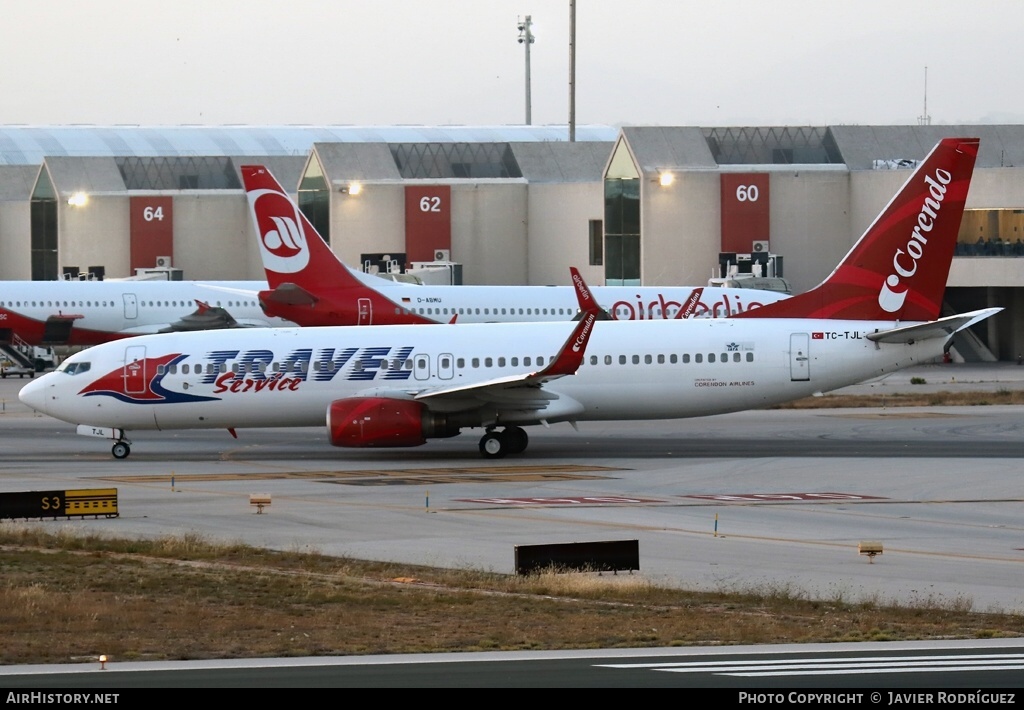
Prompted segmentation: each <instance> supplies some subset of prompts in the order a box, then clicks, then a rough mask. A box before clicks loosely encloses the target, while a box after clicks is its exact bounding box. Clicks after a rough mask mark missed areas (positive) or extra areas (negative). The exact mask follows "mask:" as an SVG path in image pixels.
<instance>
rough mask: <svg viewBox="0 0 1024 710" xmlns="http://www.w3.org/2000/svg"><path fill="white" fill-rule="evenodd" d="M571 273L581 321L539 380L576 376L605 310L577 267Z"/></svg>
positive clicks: (541, 372)
mask: <svg viewBox="0 0 1024 710" xmlns="http://www.w3.org/2000/svg"><path fill="white" fill-rule="evenodd" d="M569 273H570V274H572V285H573V288H575V289H576V301H577V302H578V303H579V306H580V320H579V322H577V324H576V327H575V328H574V329H573V331H572V335H570V336H569V339H568V340H566V341H565V345H563V346H562V349H561V350H559V351H558V355H556V356H555V359H554V360H553V361H552V362H551V364H550V365H548V366H547V367H545V368H544V369H543V370H541V371H540V372H538V373H537V374H536V375H534V377H537V378H545V379H546V378H551V377H561V376H563V375H572V374H575V373H576V370H578V369H579V367H580V365H581V364H582V363H583V356H584V354H585V353H586V350H587V343H588V342H589V341H590V335H591V334H592V333H593V332H594V323H595V322H596V321H597V320H599V319H600V316H601V314H602V313H604V310H603V309H602V308H601V307H600V306H599V305H597V299H595V298H594V295H593V294H592V293H591V292H590V287H588V286H587V283H586V281H584V280H583V277H582V276H580V272H579V271H577V270H576V268H575V267H569ZM605 315H607V314H605Z"/></svg>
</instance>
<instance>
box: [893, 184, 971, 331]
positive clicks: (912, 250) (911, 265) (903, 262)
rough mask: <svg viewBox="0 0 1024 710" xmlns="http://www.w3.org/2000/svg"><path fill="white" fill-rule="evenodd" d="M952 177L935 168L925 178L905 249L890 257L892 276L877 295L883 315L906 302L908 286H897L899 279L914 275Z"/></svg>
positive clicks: (900, 284) (900, 249) (897, 308)
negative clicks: (923, 192) (925, 191)
mask: <svg viewBox="0 0 1024 710" xmlns="http://www.w3.org/2000/svg"><path fill="white" fill-rule="evenodd" d="M952 180H953V176H952V175H951V174H949V173H948V172H946V171H945V170H943V169H942V168H936V170H935V177H932V176H931V175H926V176H925V178H924V181H925V184H926V185H928V193H929V196H928V197H926V198H925V199H924V203H923V204H922V205H921V210H920V212H918V214H917V224H916V225H915V226H914V231H913V232H911V234H910V239H909V240H908V241H907V246H906V248H905V249H904V248H899V249H897V250H896V253H895V254H894V255H893V257H892V268H893V271H894V272H895V273H892V274H889V276H888V277H887V278H886V279H885V283H883V284H882V289H881V291H879V293H878V305H879V306H881V308H882V310H883V311H886V312H887V313H895V312H896V311H898V310H899V309H900V308H902V307H903V302H904V301H906V299H907V292H908V290H909V287H908V286H907V285H906V284H903V283H901V279H909V278H910V277H912V276H913V275H914V274H916V273H917V262H918V260H919V259H920V258H921V257H922V256H923V255H924V249H925V246H926V245H927V244H928V238H927V237H926V236H925V235H926V234H927V233H928V232H930V231H932V229H933V228H934V227H935V222H936V220H937V219H938V216H939V210H941V209H942V200H943V199H945V197H946V186H947V185H949V183H950V182H951V181H952Z"/></svg>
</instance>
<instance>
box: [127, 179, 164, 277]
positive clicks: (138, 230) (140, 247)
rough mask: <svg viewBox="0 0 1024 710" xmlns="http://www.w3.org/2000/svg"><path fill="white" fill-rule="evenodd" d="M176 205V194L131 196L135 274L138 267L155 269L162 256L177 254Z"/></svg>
mask: <svg viewBox="0 0 1024 710" xmlns="http://www.w3.org/2000/svg"><path fill="white" fill-rule="evenodd" d="M173 204H174V198H173V197H156V196H151V197H132V198H131V199H130V205H129V208H128V209H129V212H130V215H131V216H130V226H131V270H132V273H135V269H152V268H153V267H154V266H156V265H157V264H156V258H157V257H158V256H169V257H172V258H173V257H174V208H173ZM172 263H173V262H172Z"/></svg>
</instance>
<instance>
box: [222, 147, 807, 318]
mask: <svg viewBox="0 0 1024 710" xmlns="http://www.w3.org/2000/svg"><path fill="white" fill-rule="evenodd" d="M241 172H242V180H243V182H244V183H245V190H246V194H247V195H248V197H249V212H250V214H251V216H252V223H253V225H254V226H255V228H256V232H257V236H258V237H259V246H260V254H261V256H262V257H263V267H264V270H265V271H266V274H267V282H268V283H269V285H270V289H269V290H266V291H261V292H260V294H259V297H260V303H261V304H262V305H263V310H264V312H266V313H267V315H270V316H277V317H280V318H283V319H286V320H289V321H292V322H294V323H298V324H299V325H304V326H317V325H395V324H400V323H451V322H453V321H454V322H457V323H496V322H519V321H524V322H525V321H565V320H569V319H570V318H572V317H574V316H575V315H576V314H577V309H576V296H575V295H574V292H573V287H572V286H469V285H466V286H437V285H433V286H431V285H416V284H408V283H400V282H395V281H389V280H386V279H382V278H379V277H376V276H370V275H367V274H363V273H361V272H358V271H355V270H353V269H350V268H349V267H348V266H346V265H345V264H344V263H343V262H342V261H341V260H340V259H338V257H337V255H336V254H335V253H334V252H333V251H331V248H330V247H329V246H327V243H326V242H325V241H324V239H323V237H321V236H320V233H319V232H317V231H316V229H315V228H314V227H313V225H312V224H310V222H309V220H307V219H306V217H305V215H303V214H302V212H300V211H299V209H298V207H297V206H296V205H295V203H294V202H293V201H292V199H291V198H290V197H289V196H288V193H286V192H285V191H284V189H283V188H282V187H281V185H280V184H279V183H278V182H277V180H275V179H274V176H273V175H271V174H270V171H269V170H268V169H267V168H265V167H264V166H262V165H243V166H241ZM592 292H593V294H594V296H595V297H596V298H597V301H598V303H599V304H601V306H602V307H603V308H604V309H605V311H607V313H608V314H609V315H610V316H611V318H612V319H615V320H651V319H660V318H691V317H702V316H712V317H716V316H717V317H721V316H728V315H732V314H735V313H742V312H744V311H747V310H750V309H754V308H758V307H760V306H763V305H766V304H768V303H774V302H775V301H778V300H781V299H783V298H786V297H787V296H788V294H785V293H779V292H777V291H764V290H759V289H747V288H718V287H696V288H694V287H691V286H670V287H660V286H653V287H652V286H647V287H640V286H638V287H632V286H597V287H594V288H593V289H592Z"/></svg>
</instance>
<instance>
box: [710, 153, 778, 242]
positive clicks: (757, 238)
mask: <svg viewBox="0 0 1024 710" xmlns="http://www.w3.org/2000/svg"><path fill="white" fill-rule="evenodd" d="M769 219H770V213H769V211H768V174H767V173H723V174H722V249H721V250H722V251H725V252H735V253H737V254H751V253H753V252H755V251H768V248H767V246H768V239H769V236H770V234H769V232H770V230H769ZM755 242H758V243H760V244H755ZM758 246H760V248H757V247H758Z"/></svg>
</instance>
